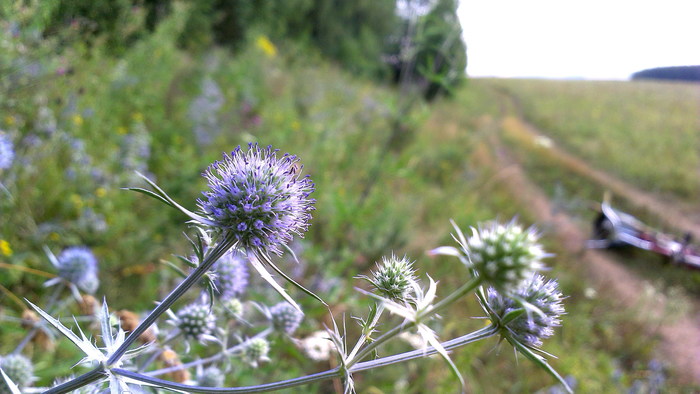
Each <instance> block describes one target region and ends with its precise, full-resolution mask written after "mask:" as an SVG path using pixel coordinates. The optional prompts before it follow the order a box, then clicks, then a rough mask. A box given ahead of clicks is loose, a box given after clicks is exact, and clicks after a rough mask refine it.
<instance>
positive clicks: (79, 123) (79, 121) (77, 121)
mask: <svg viewBox="0 0 700 394" xmlns="http://www.w3.org/2000/svg"><path fill="white" fill-rule="evenodd" d="M73 124H74V125H76V126H78V127H80V126H82V125H83V117H82V116H80V115H78V114H75V115H73Z"/></svg>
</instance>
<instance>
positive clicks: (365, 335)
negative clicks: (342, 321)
mask: <svg viewBox="0 0 700 394" xmlns="http://www.w3.org/2000/svg"><path fill="white" fill-rule="evenodd" d="M383 312H384V304H383V303H380V304H379V305H377V312H376V313H375V314H374V318H373V319H372V322H371V323H370V324H369V326H367V329H366V330H365V332H363V333H362V336H361V337H360V339H359V340H358V341H357V344H355V348H354V349H352V352H350V355H348V357H347V359H348V360H352V359H353V358H354V357H355V355H356V354H357V352H358V351H359V350H360V348H361V347H362V345H364V344H365V341H367V339H368V338H369V336H370V335H372V331H374V327H376V326H377V323H378V322H379V318H380V317H381V316H382V313H383Z"/></svg>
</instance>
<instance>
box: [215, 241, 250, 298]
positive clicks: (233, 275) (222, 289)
mask: <svg viewBox="0 0 700 394" xmlns="http://www.w3.org/2000/svg"><path fill="white" fill-rule="evenodd" d="M213 271H214V272H215V273H216V280H215V281H214V284H215V285H216V289H217V294H218V295H219V296H220V297H221V299H223V300H229V299H232V298H238V297H240V296H242V295H243V293H244V292H245V289H246V287H248V268H247V267H246V262H245V260H244V259H243V256H242V255H241V254H240V253H238V252H237V251H235V250H230V251H229V252H228V253H226V254H225V255H224V256H223V257H222V258H220V259H219V261H217V262H216V264H214V267H213Z"/></svg>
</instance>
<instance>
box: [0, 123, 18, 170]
mask: <svg viewBox="0 0 700 394" xmlns="http://www.w3.org/2000/svg"><path fill="white" fill-rule="evenodd" d="M14 158H15V150H14V147H13V145H12V140H11V139H10V137H9V136H8V135H6V134H4V133H1V132H0V170H2V169H5V168H10V166H11V165H12V161H13V160H14Z"/></svg>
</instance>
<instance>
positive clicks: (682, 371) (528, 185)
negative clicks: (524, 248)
mask: <svg viewBox="0 0 700 394" xmlns="http://www.w3.org/2000/svg"><path fill="white" fill-rule="evenodd" d="M508 112H509V113H511V114H512V112H513V111H512V109H511V111H508ZM503 119H504V122H505V124H502V125H500V126H501V127H500V128H501V130H505V131H506V132H508V128H509V127H511V128H512V127H514V124H515V125H518V127H524V130H525V132H526V133H528V135H529V136H530V138H535V137H537V136H541V135H542V133H541V132H540V131H539V130H537V129H536V128H534V127H533V126H532V125H529V124H527V122H525V121H524V120H522V118H520V117H515V118H514V117H513V115H506V116H504V118H503ZM508 122H510V124H508ZM521 131H522V130H521ZM488 145H489V149H487V150H488V151H489V154H487V157H483V156H482V157H481V160H482V161H485V162H484V163H481V164H483V165H490V166H494V167H495V170H496V171H497V172H498V174H499V176H498V180H499V182H501V183H502V184H503V185H504V186H505V187H506V188H507V189H508V190H509V191H510V192H511V194H512V195H513V197H514V198H516V199H518V200H519V202H520V204H521V205H523V206H526V207H528V208H529V209H530V210H531V211H532V213H533V214H534V215H536V217H538V218H539V224H540V225H541V226H545V227H549V229H550V231H548V232H549V233H550V234H553V235H554V236H556V237H557V239H558V241H559V242H560V243H561V245H563V246H564V247H565V248H566V249H567V250H568V251H570V252H572V253H574V254H578V255H579V256H580V259H581V263H582V264H584V265H585V267H586V269H587V271H588V273H589V276H590V277H591V279H592V280H594V281H595V283H596V284H597V286H598V287H599V288H606V289H609V290H610V292H611V293H612V294H614V295H615V296H616V297H617V299H618V301H619V302H620V304H621V305H623V306H625V307H628V308H633V307H634V308H640V307H641V308H643V309H642V310H647V311H663V310H664V309H665V306H666V301H665V299H659V298H665V297H659V298H657V299H643V298H642V301H640V295H641V294H644V293H645V290H646V288H648V284H647V283H646V281H644V280H642V279H641V278H639V277H637V276H636V275H635V274H633V273H631V272H629V271H628V270H627V269H626V268H625V267H624V266H623V265H622V264H620V263H619V262H618V261H616V260H615V258H614V256H613V255H612V254H610V253H607V252H605V251H596V250H585V249H584V248H583V245H584V244H585V240H586V239H587V233H588V232H587V231H583V230H581V228H579V227H578V226H577V225H576V223H574V221H573V220H572V218H571V217H569V216H567V215H566V214H565V213H563V212H561V211H559V210H555V209H554V207H553V206H552V203H551V201H550V200H549V198H548V197H547V196H546V194H545V193H544V192H543V191H542V190H541V189H540V188H539V187H538V186H537V185H535V184H534V183H533V182H532V181H530V179H529V178H528V176H527V174H526V173H525V171H524V170H523V168H522V167H521V166H520V165H519V163H517V162H516V160H515V159H514V156H513V155H512V154H511V153H510V152H509V151H508V149H507V148H506V147H504V146H503V144H502V143H501V142H500V140H499V138H498V136H496V135H494V134H491V136H490V138H489V140H488ZM556 152H557V154H558V155H560V157H561V158H562V159H563V161H564V162H568V163H569V164H571V163H573V165H574V167H575V168H577V169H578V171H577V173H579V175H583V176H587V177H589V178H590V179H592V180H594V181H596V182H598V183H600V184H601V185H603V186H605V187H606V188H609V189H612V190H614V192H615V193H616V195H618V196H622V197H624V198H629V199H630V200H631V201H630V202H632V203H633V204H638V205H640V206H642V207H644V208H645V209H647V210H648V211H649V212H651V213H658V214H659V215H661V214H663V215H662V217H664V218H667V219H669V220H668V221H667V222H668V223H667V224H669V225H670V226H673V227H674V228H676V229H679V230H682V231H688V232H691V233H692V234H693V235H695V236H696V237H697V238H700V224H698V223H697V222H696V221H693V220H691V219H689V217H690V216H689V215H688V214H687V212H682V211H681V210H680V209H677V208H676V207H674V206H671V205H669V204H668V203H666V202H664V201H661V200H660V199H657V198H655V197H654V196H653V195H651V194H649V193H645V192H642V191H640V190H636V188H634V187H632V186H630V185H628V184H626V183H625V182H623V181H621V180H619V179H616V178H614V177H612V176H610V175H608V174H605V173H602V172H600V171H597V170H595V169H593V168H591V167H590V166H588V164H586V163H585V162H583V161H582V160H580V159H578V158H576V157H574V156H573V155H570V154H568V153H567V152H564V151H562V150H560V149H557V150H556ZM697 238H696V239H697ZM640 302H643V303H645V305H640ZM698 311H700V303H699V302H697V301H695V302H694V303H693V307H692V312H691V313H689V314H686V315H685V316H681V317H679V318H677V319H675V320H673V321H671V322H665V324H664V325H662V326H661V327H659V329H658V331H657V334H659V335H660V337H661V344H660V347H659V354H660V357H661V358H662V359H664V360H666V361H667V362H669V363H671V364H672V365H674V366H675V368H674V370H675V373H676V374H677V376H678V377H679V378H680V379H681V380H682V381H685V382H687V383H693V382H694V383H696V384H700V313H699V312H698Z"/></svg>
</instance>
